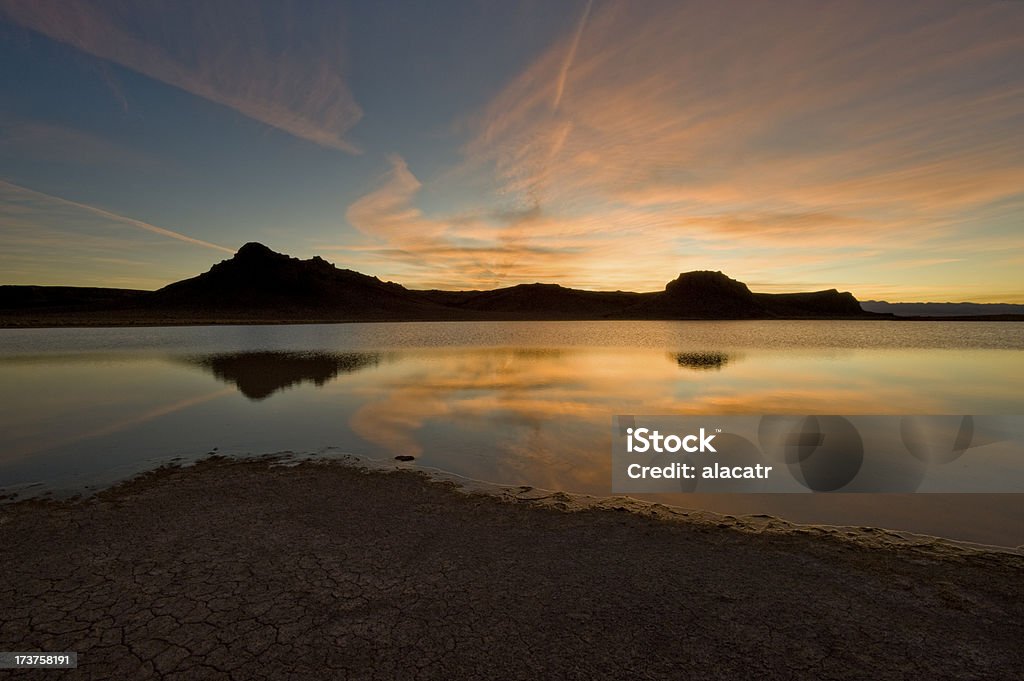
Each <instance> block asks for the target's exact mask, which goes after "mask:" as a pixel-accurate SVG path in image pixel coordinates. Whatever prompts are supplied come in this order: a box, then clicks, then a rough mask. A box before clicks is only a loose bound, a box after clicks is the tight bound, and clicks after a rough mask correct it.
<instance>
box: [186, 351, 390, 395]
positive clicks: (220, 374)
mask: <svg viewBox="0 0 1024 681" xmlns="http://www.w3.org/2000/svg"><path fill="white" fill-rule="evenodd" d="M380 357H381V356H380V354H379V353H376V352H345V353H324V352H319V353H306V352H236V353H230V354H223V355H210V356H204V357H195V358H190V359H189V361H190V362H191V363H193V364H197V365H199V366H201V367H203V368H205V369H208V370H209V371H210V372H211V373H213V375H214V376H216V377H217V378H219V379H221V380H222V381H225V382H227V383H233V384H234V385H235V386H236V387H237V388H238V391H239V392H240V393H242V394H243V395H245V396H246V397H248V398H249V399H250V400H262V399H264V398H266V397H269V396H270V395H272V394H274V393H275V392H277V391H278V390H284V389H285V388H290V387H291V386H293V385H296V384H299V383H302V382H304V381H309V382H311V383H314V384H315V385H317V386H322V385H324V384H325V383H327V382H328V381H330V380H333V379H334V378H337V376H338V375H339V374H343V373H344V374H349V373H353V372H356V371H359V370H360V369H365V368H368V367H373V366H377V365H378V364H379V363H380Z"/></svg>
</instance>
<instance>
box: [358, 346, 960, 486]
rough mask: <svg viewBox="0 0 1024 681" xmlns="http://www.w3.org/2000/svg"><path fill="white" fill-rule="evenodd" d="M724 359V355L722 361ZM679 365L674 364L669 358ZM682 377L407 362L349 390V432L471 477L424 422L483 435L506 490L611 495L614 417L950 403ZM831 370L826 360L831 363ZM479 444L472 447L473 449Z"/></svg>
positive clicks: (662, 368) (472, 359) (656, 366)
mask: <svg viewBox="0 0 1024 681" xmlns="http://www.w3.org/2000/svg"><path fill="white" fill-rule="evenodd" d="M723 354H724V353H723ZM669 357H671V358H672V359H673V360H675V353H672V354H670V355H669ZM761 359H762V361H761V362H744V363H741V364H732V365H730V368H729V371H722V372H718V371H710V372H708V371H688V372H678V371H673V370H672V369H671V365H669V364H667V363H666V362H665V354H664V352H663V351H656V350H636V349H630V350H622V349H616V348H591V349H575V350H564V351H559V352H548V351H537V352H533V351H531V352H523V351H521V350H516V349H509V348H482V349H460V350H459V351H458V352H446V351H419V352H404V353H401V360H402V361H399V362H395V363H393V364H391V365H389V366H388V367H386V368H384V369H382V370H381V371H379V372H375V374H374V376H373V380H372V381H360V382H358V384H356V385H354V386H352V387H351V391H353V392H354V393H355V394H356V395H357V396H358V397H359V398H360V399H362V400H364V404H363V405H362V406H361V407H360V408H359V409H358V410H357V411H356V413H355V414H354V415H353V416H352V418H351V421H350V426H351V427H352V429H353V431H354V432H355V433H356V434H358V435H359V436H360V437H362V438H363V439H365V440H367V441H368V442H371V443H374V444H376V445H379V446H381V447H383V448H385V449H387V450H388V451H389V452H391V453H393V454H412V455H414V456H420V455H423V454H425V453H426V454H429V455H430V457H431V463H432V465H437V466H439V467H443V468H445V469H448V470H453V471H455V472H460V473H462V474H470V475H471V474H472V471H470V470H468V468H469V467H471V466H473V465H476V464H474V463H471V462H469V461H467V460H466V457H464V456H463V455H462V454H459V453H455V452H447V451H441V447H440V446H433V445H432V441H437V438H436V435H435V434H427V433H425V432H422V431H423V430H424V427H425V425H426V424H427V423H428V422H434V423H438V424H440V426H441V427H442V428H443V429H445V430H447V431H448V433H452V432H455V433H456V434H457V436H458V438H459V441H460V442H467V441H470V433H471V432H474V433H480V432H483V433H485V439H483V440H480V442H481V444H480V446H481V447H483V448H486V449H487V451H482V452H480V454H481V455H482V456H483V457H485V458H486V459H488V460H489V465H490V466H492V467H491V468H490V469H489V471H488V474H489V475H492V476H494V477H495V478H496V479H500V480H523V479H528V480H530V481H532V483H533V484H536V485H539V486H547V487H551V488H555V489H571V490H575V491H584V492H593V493H607V492H608V489H609V480H610V458H609V452H610V433H611V431H610V428H611V417H612V416H613V415H615V414H623V413H632V414H736V413H758V414H761V413H804V414H806V413H815V412H820V411H821V410H822V409H823V406H824V405H827V406H828V411H831V412H840V413H878V412H879V411H882V412H885V411H892V410H893V409H894V408H897V407H898V405H903V404H908V403H911V401H912V403H913V404H915V406H916V407H917V408H919V409H921V410H923V411H939V410H941V409H942V406H943V401H942V400H941V399H939V398H937V397H934V396H931V397H929V396H921V395H920V394H918V393H917V392H916V391H915V389H914V387H913V385H912V384H909V385H908V384H903V383H892V384H889V383H885V382H881V381H879V379H878V376H877V375H873V374H871V373H870V372H857V371H850V372H838V371H836V369H835V367H834V366H828V367H825V368H823V367H822V366H821V365H820V364H818V365H815V364H813V363H811V362H808V363H803V362H793V361H792V358H785V359H783V360H772V359H771V358H761ZM825 361H826V362H828V361H829V360H827V359H826V360H825ZM474 441H476V440H474Z"/></svg>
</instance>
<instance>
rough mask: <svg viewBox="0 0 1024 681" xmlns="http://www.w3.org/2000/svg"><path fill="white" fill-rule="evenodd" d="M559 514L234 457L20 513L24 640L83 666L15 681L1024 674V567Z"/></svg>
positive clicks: (13, 629)
mask: <svg viewBox="0 0 1024 681" xmlns="http://www.w3.org/2000/svg"><path fill="white" fill-rule="evenodd" d="M524 496H526V497H530V494H525V495H524ZM533 496H537V495H533ZM559 505H561V504H560V502H559V499H558V498H557V497H556V498H554V499H552V498H547V499H543V500H536V499H533V500H527V499H523V498H521V499H518V500H504V501H503V500H501V499H498V498H495V497H490V496H482V495H468V494H463V493H460V492H457V491H455V490H453V489H452V488H451V486H449V485H445V484H439V483H435V482H428V481H427V480H426V479H424V478H423V477H421V476H419V475H416V474H412V473H397V474H384V473H368V472H365V471H360V470H358V469H354V468H351V467H347V466H343V465H328V464H303V465H300V466H296V467H290V468H285V467H270V466H269V465H268V464H267V463H265V462H253V463H244V464H239V463H227V462H223V461H211V462H207V463H204V464H200V465H199V466H196V467H193V468H188V469H180V470H170V471H163V472H160V473H157V474H154V475H151V476H148V477H146V478H144V479H141V480H139V481H135V482H133V483H130V484H127V485H124V486H121V487H120V488H117V489H116V490H113V491H111V492H108V493H106V494H104V495H102V496H101V497H100V498H99V499H96V500H93V501H89V502H82V503H77V504H41V503H27V502H23V503H20V504H17V505H13V506H7V507H0V567H2V569H0V650H26V651H31V650H43V651H77V652H78V654H79V665H80V666H79V668H78V669H77V670H75V671H21V672H13V671H0V679H7V678H47V679H51V678H52V679H57V678H60V679H71V678H91V679H136V678H165V679H331V678H353V679H362V678H365V679H373V678H380V679H461V678H481V679H506V678H509V679H517V678H522V679H534V678H557V679H624V678H667V679H792V678H807V679H853V678H864V679H868V678H870V679H965V678H968V679H973V678H978V679H982V678H984V679H1019V678H1022V677H1024V646H1021V644H1020V643H1021V641H1022V640H1024V597H1022V596H1024V558H1021V557H1019V556H1014V555H1008V554H998V553H983V552H978V551H972V550H966V549H959V548H955V547H949V546H944V545H912V544H909V543H901V542H898V541H886V540H885V537H884V535H881V534H880V533H877V532H857V533H842V532H825V531H823V530H806V531H792V530H789V531H787V530H780V529H771V525H770V524H769V525H768V526H767V527H766V526H764V525H762V526H760V528H757V527H753V526H750V525H748V524H745V523H740V522H738V521H733V520H729V519H721V520H716V521H713V522H712V521H708V520H707V519H700V518H691V519H680V520H675V521H673V520H664V519H658V518H655V517H651V516H649V515H643V514H638V513H634V512H624V511H615V510H612V509H594V510H587V511H575V512H567V511H565V510H559V508H558V506H559ZM879 536H881V537H882V538H881V540H879V539H877V538H876V537H879Z"/></svg>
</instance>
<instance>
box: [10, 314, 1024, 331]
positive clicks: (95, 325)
mask: <svg viewBox="0 0 1024 681" xmlns="http://www.w3.org/2000/svg"><path fill="white" fill-rule="evenodd" d="M65 319H66V317H65ZM773 321H778V322H793V321H807V322H838V321H857V322H861V321H864V322H989V323H992V322H995V323H1008V324H1012V323H1021V322H1024V315H1017V316H1014V315H991V316H983V315H977V316H957V317H897V316H888V317H886V316H878V317H763V318H749V319H748V318H736V319H730V318H721V319H719V318H709V317H693V318H675V319H632V318H628V317H625V318H617V317H616V318H599V319H594V318H579V319H575V318H564V317H558V318H544V317H515V318H507V317H494V318H490V317H487V318H480V317H466V318H450V319H418V318H396V319H332V318H327V319H316V318H311V319H244V318H227V319H222V318H216V319H195V318H190V319H114V320H107V319H76V320H70V321H61V322H53V321H51V320H47V321H40V320H36V319H30V320H26V321H24V322H22V321H21V320H12V319H10V318H8V319H3V318H0V330H5V329H104V328H111V329H120V328H140V329H145V328H163V327H183V326H302V325H320V324H410V323H434V324H436V323H445V322H449V323H467V322H479V323H494V322H502V323H508V322H773Z"/></svg>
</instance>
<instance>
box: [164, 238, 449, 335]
mask: <svg viewBox="0 0 1024 681" xmlns="http://www.w3.org/2000/svg"><path fill="white" fill-rule="evenodd" d="M146 304H147V305H152V306H156V307H158V308H161V309H183V310H199V311H217V312H232V313H237V314H245V315H252V314H256V315H258V314H260V313H266V312H269V313H272V314H274V315H275V316H280V315H282V314H284V315H285V317H286V318H293V317H296V316H298V317H305V316H309V315H317V314H321V315H328V316H338V315H341V316H346V317H352V318H356V319H368V318H391V317H413V318H416V317H419V316H422V315H423V314H424V313H425V312H428V311H429V308H431V307H434V305H433V304H432V303H430V302H429V301H425V300H421V299H420V298H419V296H418V295H417V294H415V293H413V292H411V291H409V290H408V289H406V288H405V287H403V286H399V285H398V284H394V283H391V282H383V281H381V280H380V279H378V278H377V277H371V276H367V275H365V274H360V273H359V272H353V271H352V270H343V269H338V268H337V267H335V266H334V265H332V264H331V263H329V262H327V261H326V260H324V259H323V258H320V257H319V256H317V257H313V258H310V259H309V260H299V259H298V258H292V257H289V256H287V255H283V254H281V253H276V252H274V251H272V250H270V249H269V248H267V247H266V246H264V245H263V244H258V243H248V244H245V245H244V246H242V248H240V249H239V250H238V252H237V253H236V254H235V255H234V257H232V258H230V259H229V260H224V261H222V262H220V263H218V264H216V265H214V266H213V267H212V268H211V269H210V271H209V272H206V273H205V274H200V275H199V276H197V277H193V278H191V279H185V280H184V281H179V282H176V283H174V284H170V285H168V286H165V287H164V288H162V289H160V290H159V291H156V292H154V293H152V294H150V295H149V296H148V298H147V300H146Z"/></svg>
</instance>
